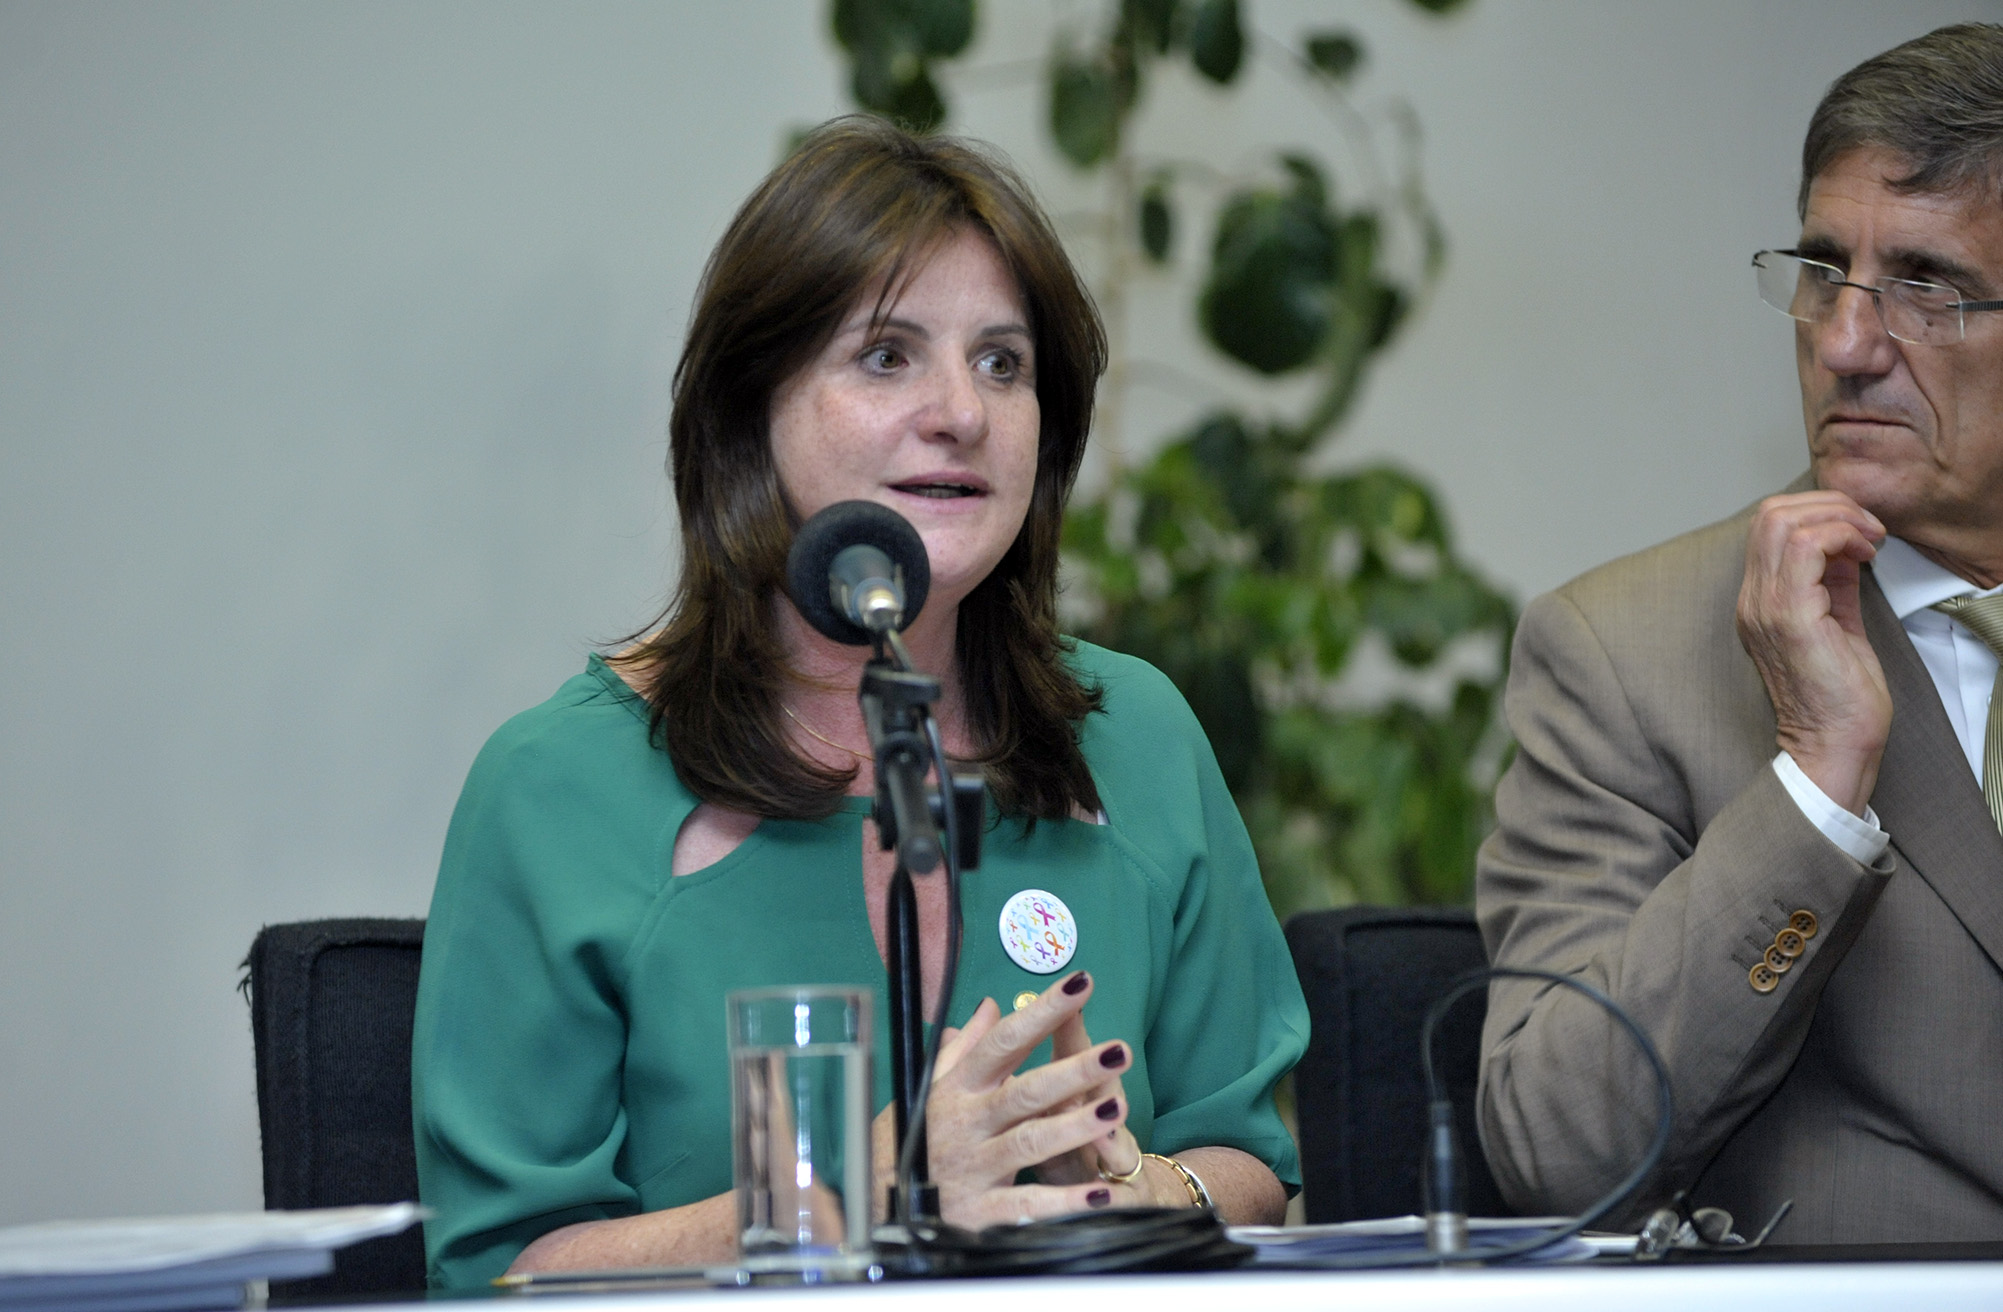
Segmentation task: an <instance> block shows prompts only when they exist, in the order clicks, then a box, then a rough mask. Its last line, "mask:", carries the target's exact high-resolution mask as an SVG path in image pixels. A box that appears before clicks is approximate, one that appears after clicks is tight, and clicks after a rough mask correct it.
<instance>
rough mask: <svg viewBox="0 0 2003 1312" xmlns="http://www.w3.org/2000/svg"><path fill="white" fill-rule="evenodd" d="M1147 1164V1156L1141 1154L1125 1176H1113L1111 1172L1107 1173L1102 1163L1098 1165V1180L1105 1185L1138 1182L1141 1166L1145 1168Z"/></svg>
mask: <svg viewBox="0 0 2003 1312" xmlns="http://www.w3.org/2000/svg"><path fill="white" fill-rule="evenodd" d="M1147 1164H1148V1159H1147V1154H1145V1153H1143V1154H1141V1156H1140V1158H1139V1159H1138V1160H1136V1161H1135V1162H1134V1169H1133V1170H1131V1171H1128V1172H1127V1173H1126V1174H1125V1175H1114V1174H1113V1173H1112V1172H1111V1171H1108V1170H1107V1169H1106V1164H1105V1163H1104V1162H1101V1163H1099V1178H1100V1179H1101V1180H1104V1181H1105V1182H1106V1183H1107V1184H1132V1183H1133V1182H1134V1181H1135V1180H1138V1179H1139V1178H1140V1175H1141V1168H1142V1167H1143V1166H1146V1165H1147Z"/></svg>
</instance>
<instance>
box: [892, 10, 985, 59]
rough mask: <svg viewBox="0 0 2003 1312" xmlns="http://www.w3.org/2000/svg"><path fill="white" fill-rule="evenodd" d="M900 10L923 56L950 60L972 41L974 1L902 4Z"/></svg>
mask: <svg viewBox="0 0 2003 1312" xmlns="http://www.w3.org/2000/svg"><path fill="white" fill-rule="evenodd" d="M900 7H901V8H902V9H903V10H904V12H905V15H906V16H907V20H908V22H909V23H910V25H911V29H912V31H913V32H914V33H916V34H917V37H918V48H919V49H920V50H922V51H924V52H925V53H926V54H927V55H930V56H932V57H934V58H940V59H946V58H951V57H952V56H954V55H957V54H959V53H960V52H961V51H962V50H965V49H966V48H967V43H968V42H969V41H971V40H973V39H974V0H903V4H902V5H901V6H900Z"/></svg>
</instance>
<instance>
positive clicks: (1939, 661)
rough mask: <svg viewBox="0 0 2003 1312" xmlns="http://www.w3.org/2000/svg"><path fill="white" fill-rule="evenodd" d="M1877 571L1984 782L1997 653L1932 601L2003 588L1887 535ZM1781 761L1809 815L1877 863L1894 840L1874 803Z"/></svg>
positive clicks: (1783, 777)
mask: <svg viewBox="0 0 2003 1312" xmlns="http://www.w3.org/2000/svg"><path fill="white" fill-rule="evenodd" d="M1871 570H1872V572H1873V573H1874V574H1876V575H1877V577H1878V587H1879V588H1880V589H1881V590H1883V592H1884V594H1885V600H1886V601H1888V602H1890V603H1891V607H1892V614H1894V615H1896V616H1898V617H1899V623H1900V625H1902V626H1903V627H1904V628H1905V631H1906V636H1907V637H1908V638H1910V639H1912V643H1913V650H1915V651H1917V652H1918V653H1919V657H1920V662H1921V663H1922V664H1924V665H1925V666H1926V671H1927V673H1928V674H1930V675H1932V676H1933V686H1934V690H1935V691H1936V692H1938V693H1939V694H1940V704H1941V709H1942V710H1944V711H1946V712H1947V722H1948V723H1949V724H1951V725H1953V726H1954V736H1955V738H1956V739H1958V740H1959V741H1960V743H1961V751H1962V754H1963V755H1964V756H1966V757H1967V758H1968V768H1969V769H1970V770H1971V771H1973V772H1974V774H1975V782H1976V785H1977V786H1978V787H1979V786H1980V785H1981V783H1982V743H1983V736H1984V734H1985V733H1986V732H1987V731H1988V728H1989V695H1990V693H1991V692H1992V691H1993V690H1994V689H1995V686H1996V666H1997V660H1996V653H1994V652H1992V651H1990V650H1989V646H1988V644H1987V643H1985V642H1983V641H1982V639H1980V638H1978V637H1976V636H1975V635H1974V634H1973V633H1971V632H1969V631H1968V630H1967V629H1966V628H1964V627H1963V626H1961V625H1959V624H1956V623H1955V622H1954V621H1953V620H1951V619H1949V618H1948V617H1947V616H1945V615H1943V614H1941V613H1940V612H1939V611H1937V610H1934V609H1932V607H1933V606H1934V604H1935V603H1937V602H1942V601H1946V600H1947V599H1948V598H1949V597H1966V596H1979V597H1987V596H1990V595H1992V594H1994V593H1997V592H2003V587H1999V588H1991V589H1990V590H1989V591H1988V592H1983V591H1980V590H1979V589H1977V588H1976V586H1975V585H1974V584H1972V583H1970V582H1969V581H1968V580H1966V579H1964V578H1960V577H1958V576H1957V575H1954V574H1951V573H1949V572H1948V571H1947V570H1945V569H1942V568H1941V567H1940V566H1939V565H1936V564H1934V563H1933V562H1932V561H1930V560H1928V559H1927V558H1926V557H1925V556H1922V555H1921V554H1920V553H1919V552H1917V551H1915V550H1913V548H1912V547H1911V546H1910V545H1908V544H1907V543H1905V542H1902V541H1901V540H1899V539H1898V538H1886V539H1885V541H1884V542H1883V544H1882V545H1880V546H1879V548H1878V556H1877V559H1876V560H1874V561H1872V562H1871ZM1773 766H1774V772H1775V773H1776V774H1778V775H1779V776H1780V781H1781V783H1782V784H1784V785H1786V787H1787V791H1788V795H1789V796H1790V797H1792V798H1794V802H1795V805H1796V806H1799V807H1800V808H1801V812H1802V814H1803V815H1805V816H1807V817H1808V819H1809V821H1810V823H1812V824H1813V825H1814V826H1815V827H1816V828H1817V829H1819V830H1821V831H1822V834H1823V836H1824V837H1825V838H1827V839H1828V840H1829V841H1830V842H1832V843H1834V844H1836V846H1838V847H1840V848H1842V849H1843V851H1844V852H1846V853H1848V854H1849V855H1850V856H1851V857H1853V858H1855V859H1856V860H1858V861H1861V862H1863V863H1864V864H1866V865H1869V864H1870V863H1871V862H1873V861H1876V860H1877V859H1878V856H1879V854H1880V853H1882V852H1883V851H1884V850H1885V845H1886V844H1887V843H1889V842H1891V841H1892V839H1891V835H1889V834H1887V833H1886V832H1885V831H1884V830H1883V829H1882V828H1880V827H1879V825H1878V817H1877V816H1876V815H1874V814H1873V813H1872V812H1871V810H1870V808H1869V807H1866V808H1865V809H1864V815H1863V818H1862V819H1859V818H1858V817H1856V816H1854V815H1852V814H1850V812H1848V811H1846V810H1845V809H1843V808H1842V807H1840V806H1838V805H1837V804H1836V803H1835V802H1833V801H1831V800H1830V799H1829V796H1828V794H1826V793H1824V792H1823V791H1822V790H1821V789H1820V788H1818V787H1816V786H1815V781H1814V780H1812V779H1810V778H1809V777H1808V776H1807V775H1806V774H1803V773H1802V771H1801V767H1800V766H1799V765H1797V764H1795V761H1794V758H1793V757H1791V756H1789V755H1788V754H1787V753H1786V752H1782V753H1781V754H1780V755H1778V756H1776V757H1775V758H1774V763H1773Z"/></svg>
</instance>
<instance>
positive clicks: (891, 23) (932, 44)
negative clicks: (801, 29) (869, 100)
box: [831, 0, 974, 58]
mask: <svg viewBox="0 0 2003 1312" xmlns="http://www.w3.org/2000/svg"><path fill="white" fill-rule="evenodd" d="M831 18H832V20H833V25H834V32H835V40H836V41H837V42H838V43H840V45H841V47H842V49H844V50H846V51H848V52H849V53H850V54H861V53H862V52H864V51H866V50H876V51H880V52H882V54H883V56H884V57H885V58H890V57H894V56H895V55H897V54H899V53H908V54H915V55H920V56H924V57H927V58H932V57H937V58H948V57H951V56H953V55H957V54H959V53H960V52H961V51H962V50H965V49H966V48H967V43H968V42H969V41H971V40H973V36H974V0H834V8H833V12H832V14H831Z"/></svg>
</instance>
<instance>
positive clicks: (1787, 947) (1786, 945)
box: [1773, 929, 1808, 961]
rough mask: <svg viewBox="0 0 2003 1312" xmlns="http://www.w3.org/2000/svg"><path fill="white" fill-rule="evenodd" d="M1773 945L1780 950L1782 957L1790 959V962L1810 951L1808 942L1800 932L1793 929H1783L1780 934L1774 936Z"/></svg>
mask: <svg viewBox="0 0 2003 1312" xmlns="http://www.w3.org/2000/svg"><path fill="white" fill-rule="evenodd" d="M1773 945H1774V947H1776V948H1778V949H1779V950H1780V954H1781V955H1782V956H1784V957H1786V958H1788V959H1789V960H1790V961H1792V960H1793V959H1794V958H1796V957H1798V956H1800V955H1801V954H1802V953H1804V952H1806V951H1808V940H1807V939H1806V938H1804V937H1802V935H1801V933H1800V931H1798V930H1793V929H1783V930H1782V931H1781V932H1780V933H1778V934H1775V935H1774V936H1773Z"/></svg>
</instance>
